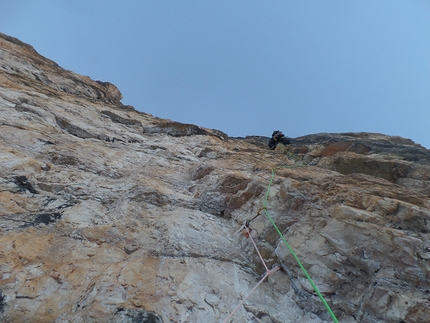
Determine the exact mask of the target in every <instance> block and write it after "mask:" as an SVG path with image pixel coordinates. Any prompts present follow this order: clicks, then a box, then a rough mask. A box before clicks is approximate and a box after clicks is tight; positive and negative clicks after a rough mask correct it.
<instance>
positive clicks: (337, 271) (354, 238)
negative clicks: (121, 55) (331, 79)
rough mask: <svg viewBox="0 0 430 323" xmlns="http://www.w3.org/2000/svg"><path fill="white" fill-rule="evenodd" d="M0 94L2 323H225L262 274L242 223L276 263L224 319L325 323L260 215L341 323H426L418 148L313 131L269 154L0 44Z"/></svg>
mask: <svg viewBox="0 0 430 323" xmlns="http://www.w3.org/2000/svg"><path fill="white" fill-rule="evenodd" d="M0 86H1V87H0V228H1V236H0V259H1V261H0V320H1V321H2V322H61V323H63V322H157V323H158V322H222V321H224V320H225V319H226V318H227V317H228V316H229V314H230V313H231V312H232V311H233V310H234V308H235V307H236V306H237V305H238V304H239V303H240V301H241V300H242V299H243V298H244V297H246V295H247V294H248V293H249V292H250V291H251V289H252V288H253V287H254V286H255V285H256V284H257V282H258V281H259V280H260V279H261V277H262V275H264V274H265V268H264V266H263V264H262V263H261V261H260V259H259V257H258V255H257V253H256V251H255V249H254V247H253V245H252V243H251V240H250V238H246V237H245V236H244V235H242V234H241V233H240V231H241V228H242V225H243V223H244V221H245V220H252V221H251V222H250V228H251V229H252V232H251V235H252V237H253V239H254V240H255V241H256V244H257V246H258V249H259V251H260V253H261V255H262V257H263V258H264V259H265V261H266V262H267V266H268V267H269V269H270V268H272V267H273V266H276V265H278V264H282V267H283V268H284V269H285V270H280V271H277V272H276V273H274V274H273V275H271V276H270V277H269V278H268V279H267V280H266V281H264V282H263V283H262V284H261V285H260V286H259V287H258V288H257V289H256V290H255V292H254V293H253V294H252V295H251V296H250V297H249V298H248V300H247V301H246V302H245V303H244V305H243V306H241V307H240V308H239V310H238V311H237V312H236V313H235V314H234V316H233V320H232V321H233V322H276V323H278V322H315V323H317V322H330V321H332V318H331V317H330V315H329V314H328V311H327V310H326V309H325V308H324V306H323V305H322V302H321V300H320V299H319V298H318V297H317V296H316V293H315V291H314V290H313V288H312V287H311V284H310V283H309V281H308V280H307V279H306V277H305V274H304V273H303V271H302V270H301V269H300V267H299V266H298V264H297V262H296V260H295V259H294V257H293V256H292V254H291V252H290V251H289V249H288V248H287V247H286V245H285V243H284V242H283V241H282V240H281V239H280V237H279V235H278V233H277V232H276V230H275V229H274V227H273V226H272V224H271V223H270V221H269V219H268V218H267V217H266V215H265V211H267V213H268V214H270V216H271V218H272V219H273V221H274V222H275V223H276V225H277V226H278V228H279V230H280V231H281V232H282V234H283V236H284V237H285V239H286V240H287V241H288V243H289V245H290V246H291V248H292V249H293V250H294V252H295V254H296V255H297V257H298V258H299V259H300V261H301V263H302V265H303V267H304V268H305V269H306V270H307V272H308V273H309V275H310V276H311V277H312V279H313V281H314V283H315V285H316V286H317V287H318V289H319V291H320V292H321V294H322V296H324V298H325V300H326V301H327V303H328V304H329V306H330V308H331V309H332V311H333V313H334V315H335V316H336V317H337V319H338V320H339V322H351V323H352V322H369V323H376V322H408V323H412V322H414V323H415V322H428V321H429V318H430V301H429V298H430V243H429V241H430V151H429V150H426V149H424V148H423V147H421V146H420V145H417V144H415V143H413V142H412V141H410V140H408V139H403V138H399V137H388V136H384V135H381V134H369V133H346V134H316V135H310V136H305V137H300V138H295V139H292V145H290V146H288V147H280V146H278V147H277V149H276V150H275V151H271V150H268V149H267V147H266V143H267V140H268V138H262V137H246V138H228V136H227V135H226V134H224V133H222V132H220V131H217V130H211V129H204V128H201V127H198V126H195V125H188V124H180V123H176V122H173V121H170V120H162V119H158V118H154V117H153V116H151V115H149V114H146V113H142V112H138V111H136V110H135V109H134V108H133V107H131V106H124V105H122V104H121V102H120V99H121V94H120V92H119V90H118V89H117V88H116V87H115V86H114V85H112V84H110V83H103V82H95V81H93V80H91V79H90V78H88V77H84V76H81V75H77V74H75V73H72V72H70V71H66V70H64V69H62V68H61V67H59V66H58V65H57V64H55V63H54V62H52V61H50V60H48V59H46V58H43V57H41V56H40V55H38V54H37V52H36V51H35V50H34V49H33V48H32V47H31V46H29V45H26V44H23V43H22V42H20V41H19V40H17V39H14V38H11V37H9V36H6V35H3V34H0ZM272 169H273V175H274V176H273V178H272ZM269 183H271V185H270V188H269V189H268V187H269ZM266 198H267V200H266ZM265 201H266V202H267V204H266V205H265ZM263 206H266V208H265V209H264V208H263ZM262 208H263V209H262ZM258 214H260V215H258ZM289 277H290V278H291V280H290V278H289Z"/></svg>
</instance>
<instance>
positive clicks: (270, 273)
mask: <svg viewBox="0 0 430 323" xmlns="http://www.w3.org/2000/svg"><path fill="white" fill-rule="evenodd" d="M248 223H249V222H248V221H246V222H245V225H244V229H245V230H246V233H247V237H250V238H251V241H252V244H253V245H254V248H255V250H256V251H257V254H258V256H259V257H260V260H261V262H262V263H263V265H264V268H266V273H265V274H264V276H263V278H261V279H260V281H259V282H258V283H257V285H255V287H254V288H253V289H252V290H251V291H250V292H249V293H248V295H246V297H245V298H244V299H243V300H242V301H241V302H240V303H239V305H237V307H236V308H235V309H234V310H233V311H232V312H231V313H230V315H229V316H228V317H227V318H226V319H225V321H224V323H227V322H228V321H230V319H231V318H232V317H233V315H234V313H236V311H237V310H238V309H239V308H240V307H241V306H242V305H243V304H244V303H245V302H246V300H247V299H248V298H249V296H251V294H252V293H253V292H254V291H255V290H256V289H257V287H258V286H260V284H261V283H262V282H263V281H264V280H265V279H266V278H267V277H269V276H270V275H272V274H273V273H275V272H277V271H278V270H279V269H281V268H280V267H279V266H278V267H275V268H273V269H269V268H268V267H267V265H266V263H265V262H264V259H263V257H262V256H261V253H260V251H259V250H258V248H257V245H256V244H255V242H254V239H253V238H252V235H251V230H250V229H249V225H248Z"/></svg>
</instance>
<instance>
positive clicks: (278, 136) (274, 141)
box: [268, 130, 291, 150]
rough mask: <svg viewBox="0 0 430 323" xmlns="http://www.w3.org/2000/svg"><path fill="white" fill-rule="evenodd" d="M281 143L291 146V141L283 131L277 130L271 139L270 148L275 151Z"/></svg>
mask: <svg viewBox="0 0 430 323" xmlns="http://www.w3.org/2000/svg"><path fill="white" fill-rule="evenodd" d="M279 143H283V144H284V145H289V144H291V142H290V140H289V139H288V138H287V137H285V135H284V134H283V133H282V131H279V130H276V131H274V132H273V133H272V138H270V140H269V144H268V146H269V148H270V149H272V150H273V149H275V148H276V146H277V145H278V144H279Z"/></svg>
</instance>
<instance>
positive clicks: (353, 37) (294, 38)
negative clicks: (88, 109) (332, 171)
mask: <svg viewBox="0 0 430 323" xmlns="http://www.w3.org/2000/svg"><path fill="white" fill-rule="evenodd" d="M0 31H1V32H3V33H5V34H8V35H10V36H14V37H17V38H19V39H20V40H22V41H24V42H26V43H29V44H31V45H32V46H33V47H34V48H35V49H36V50H37V51H38V52H39V53H40V54H42V55H44V56H46V57H48V58H49V59H52V60H53V61H55V62H56V63H58V64H59V65H60V66H62V67H64V68H66V69H69V70H72V71H74V72H77V73H79V74H83V75H88V76H90V77H91V78H93V79H95V80H101V81H108V82H111V83H113V84H115V85H116V86H118V88H119V89H120V91H121V92H122V94H123V96H124V99H123V100H122V102H123V103H124V104H130V105H133V106H134V107H135V108H136V109H138V110H140V111H143V112H147V113H151V114H153V115H154V116H157V117H161V118H168V119H172V120H175V121H180V122H185V123H193V124H197V125H199V126H202V127H208V128H215V129H218V130H221V131H224V132H225V133H227V134H228V135H229V136H247V135H263V136H270V135H271V133H272V131H273V130H276V129H279V130H282V131H283V132H284V133H285V134H286V135H288V136H290V137H293V138H294V137H298V136H302V135H307V134H313V133H320V132H361V131H365V132H378V133H383V134H388V135H398V136H402V137H405V138H410V139H412V140H414V141H415V142H416V143H419V144H421V145H423V146H425V147H426V148H430V126H429V122H430V1H429V0H417V1H414V0H409V1H404V0H356V1H349V0H309V1H307V0H297V1H287V0H284V1H280V0H270V1H267V0H266V1H262V0H260V1H254V0H238V1H236V0H195V1H194V0H193V1H191V0H190V1H188V0H181V1H178V0H170V1H164V0H127V1H119V0H117V1H112V0H67V1H66V0H37V1H35V0H0Z"/></svg>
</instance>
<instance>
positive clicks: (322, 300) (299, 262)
mask: <svg viewBox="0 0 430 323" xmlns="http://www.w3.org/2000/svg"><path fill="white" fill-rule="evenodd" d="M292 167H294V165H293V166H280V167H276V168H272V177H271V178H270V181H269V185H268V186H267V191H266V195H265V197H264V202H263V208H262V209H263V210H264V213H265V214H266V217H267V218H268V219H269V221H270V223H272V225H273V227H274V228H275V230H276V232H277V233H278V235H279V236H280V237H281V239H282V241H283V242H284V244H285V246H286V247H287V248H288V250H289V251H290V253H291V254H292V256H293V257H294V259H295V260H296V262H297V264H298V265H299V267H300V269H301V270H302V271H303V273H304V274H305V276H306V278H307V279H308V281H309V283H310V284H311V286H312V288H313V289H314V291H315V293H317V295H318V297H319V298H320V299H321V302H322V303H323V304H324V306H325V308H326V309H327V311H328V312H329V314H330V316H331V318H332V319H333V322H335V323H338V322H339V321H338V320H337V318H336V316H335V315H334V313H333V311H332V310H331V308H330V306H329V305H328V303H327V302H326V300H325V299H324V296H323V295H322V294H321V292H320V291H319V289H318V287H317V286H316V285H315V283H314V282H313V280H312V278H311V276H309V274H308V272H307V270H306V269H305V267H303V265H302V263H301V261H300V259H299V258H298V257H297V255H296V253H295V252H294V250H293V249H292V248H291V246H290V245H289V244H288V242H287V240H286V239H285V237H284V235H283V234H282V232H281V231H280V230H279V228H278V226H277V225H276V223H275V221H273V219H272V217H271V216H270V214H269V212H267V199H268V197H269V191H270V187H271V186H272V183H273V179H274V178H275V170H276V169H281V168H292ZM296 167H300V166H296Z"/></svg>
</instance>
